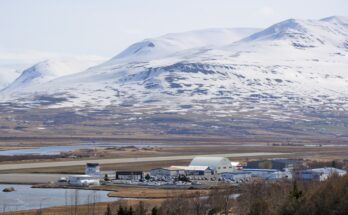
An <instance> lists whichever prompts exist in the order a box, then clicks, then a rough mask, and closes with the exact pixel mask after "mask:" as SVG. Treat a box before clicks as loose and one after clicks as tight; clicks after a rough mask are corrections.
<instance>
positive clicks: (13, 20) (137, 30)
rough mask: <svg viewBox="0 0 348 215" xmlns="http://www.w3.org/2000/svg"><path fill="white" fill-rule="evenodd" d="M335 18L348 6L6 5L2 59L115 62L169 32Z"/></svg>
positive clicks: (341, 0) (324, 0)
mask: <svg viewBox="0 0 348 215" xmlns="http://www.w3.org/2000/svg"><path fill="white" fill-rule="evenodd" d="M332 15H341V16H348V1H347V0H288V1H285V0H265V1H261V0H240V1H238V0H122V1H121V0H0V31H1V33H0V52H1V53H0V58H1V56H2V58H3V59H4V58H6V57H8V58H11V56H12V57H15V56H16V54H19V53H21V54H23V55H24V56H30V53H35V54H36V55H38V56H41V57H44V56H45V55H47V56H48V57H50V56H51V55H55V53H57V55H60V54H62V55H98V56H104V57H112V56H114V55H116V54H117V53H118V52H120V51H121V50H122V49H124V48H126V47H127V46H128V45H130V44H131V43H133V42H135V41H138V40H142V39H144V38H148V37H156V36H160V35H162V34H165V33H169V32H180V31H188V30H193V29H202V28H212V27H267V26H269V25H271V24H274V23H275V22H279V21H282V20H284V19H288V18H302V19H319V18H323V17H327V16H332ZM6 53H8V56H7V55H6ZM25 53H27V55H25ZM32 56H33V55H32ZM0 60H1V59H0Z"/></svg>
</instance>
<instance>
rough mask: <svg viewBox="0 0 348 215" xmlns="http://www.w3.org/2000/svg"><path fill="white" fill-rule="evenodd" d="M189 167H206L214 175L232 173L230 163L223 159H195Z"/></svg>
mask: <svg viewBox="0 0 348 215" xmlns="http://www.w3.org/2000/svg"><path fill="white" fill-rule="evenodd" d="M189 166H207V167H209V168H210V169H211V170H212V171H213V172H214V173H215V174H221V173H223V172H233V171H234V169H233V167H232V165H231V161H230V160H229V159H227V158H224V157H208V156H207V157H195V158H193V160H192V161H191V163H190V165H189Z"/></svg>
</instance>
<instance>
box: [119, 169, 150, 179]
mask: <svg viewBox="0 0 348 215" xmlns="http://www.w3.org/2000/svg"><path fill="white" fill-rule="evenodd" d="M143 179H144V172H142V171H117V172H116V180H133V181H140V180H143Z"/></svg>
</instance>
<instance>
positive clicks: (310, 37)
mask: <svg viewBox="0 0 348 215" xmlns="http://www.w3.org/2000/svg"><path fill="white" fill-rule="evenodd" d="M236 32H238V33H236ZM347 68H348V27H347V18H344V17H329V18H325V19H322V20H295V19H290V20H286V21H283V22H280V23H277V24H275V25H272V26H270V27H269V28H266V29H264V30H261V31H258V32H253V30H243V31H239V30H238V31H237V30H232V29H230V30H226V29H223V30H209V31H201V32H189V33H182V34H168V35H165V36H163V37H160V38H156V39H148V40H145V41H142V42H139V43H136V44H134V45H132V46H130V47H129V48H128V49H126V50H125V51H123V52H121V53H120V54H118V55H117V56H116V57H114V58H112V59H111V60H109V61H107V62H105V63H103V64H100V65H98V66H95V67H92V68H90V69H87V70H86V71H83V72H80V73H76V74H72V75H68V76H63V77H60V78H56V79H53V80H52V79H50V80H51V81H50V82H48V83H47V82H46V83H43V84H40V86H38V85H36V86H32V87H30V88H26V89H25V90H12V91H11V92H6V91H5V92H3V93H2V94H1V96H2V97H3V99H4V100H6V99H7V100H11V101H12V102H19V101H24V103H26V104H31V103H34V104H36V103H37V102H38V101H37V99H36V98H37V96H38V95H44V96H45V97H46V98H47V97H48V96H49V97H51V98H58V100H57V101H59V102H53V103H50V107H55V108H58V107H93V108H100V109H103V108H106V109H107V108H110V107H116V108H117V107H127V110H128V111H130V112H131V113H132V114H139V113H142V114H143V117H144V115H146V114H153V113H156V112H157V111H158V110H161V112H162V113H163V112H166V113H168V112H170V113H180V114H183V115H185V114H187V115H190V116H191V115H196V114H202V115H204V116H207V117H213V118H214V117H234V116H241V115H242V116H243V117H245V118H248V119H260V118H264V119H272V120H276V121H294V120H302V121H311V120H313V119H314V118H316V117H318V118H320V117H321V115H320V114H318V113H322V112H325V113H326V114H327V113H332V114H339V113H343V114H344V113H347V110H348V72H347ZM33 71H35V69H34V70H33ZM23 74H24V73H23ZM30 74H31V73H30ZM33 76H36V73H35V72H33ZM19 83H20V84H23V83H25V79H24V80H22V79H19ZM45 104H46V105H47V103H45ZM145 113H146V114H145ZM314 113H315V114H314Z"/></svg>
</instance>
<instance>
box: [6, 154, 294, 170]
mask: <svg viewBox="0 0 348 215" xmlns="http://www.w3.org/2000/svg"><path fill="white" fill-rule="evenodd" d="M285 154H288V153H272V152H254V153H230V154H210V155H182V156H163V157H142V158H113V159H99V160H77V161H75V160H74V161H52V162H38V163H21V164H18V163H17V164H3V165H0V171H3V170H19V169H34V168H50V167H66V166H84V165H86V163H87V162H91V163H94V162H95V163H99V164H120V163H138V162H147V161H174V160H190V159H192V158H194V157H196V156H205V157H229V158H238V157H258V156H274V155H285Z"/></svg>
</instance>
